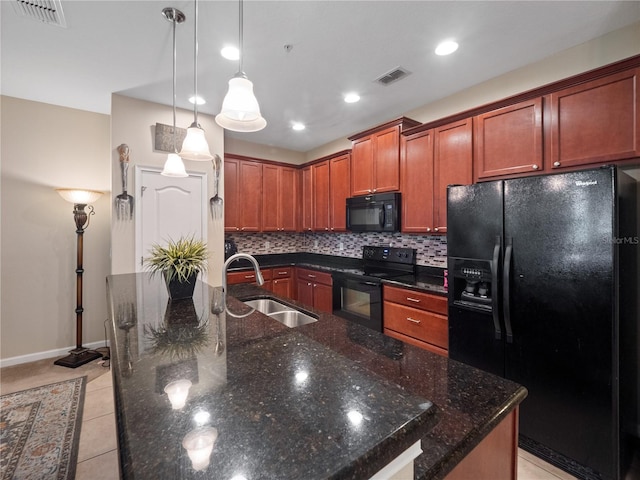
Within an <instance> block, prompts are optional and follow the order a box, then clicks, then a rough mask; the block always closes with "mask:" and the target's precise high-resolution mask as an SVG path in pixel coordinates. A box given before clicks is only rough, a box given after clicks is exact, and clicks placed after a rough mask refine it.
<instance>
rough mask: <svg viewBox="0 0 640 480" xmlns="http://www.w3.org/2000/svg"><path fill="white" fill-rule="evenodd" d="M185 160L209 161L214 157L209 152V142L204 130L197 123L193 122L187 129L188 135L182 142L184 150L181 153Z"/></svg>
mask: <svg viewBox="0 0 640 480" xmlns="http://www.w3.org/2000/svg"><path fill="white" fill-rule="evenodd" d="M179 155H180V156H181V157H182V158H184V159H185V160H196V161H203V162H208V161H209V160H211V159H212V158H213V155H211V152H209V144H208V143H207V139H206V138H205V137H204V130H203V129H202V128H201V127H200V125H198V124H197V123H195V122H194V123H192V124H191V126H190V127H189V128H188V129H187V136H186V137H185V138H184V142H182V150H180V154H179Z"/></svg>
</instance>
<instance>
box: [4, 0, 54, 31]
mask: <svg viewBox="0 0 640 480" xmlns="http://www.w3.org/2000/svg"><path fill="white" fill-rule="evenodd" d="M12 3H13V9H14V10H15V11H16V13H17V14H18V15H21V16H23V17H29V18H33V19H35V20H38V21H40V22H42V23H47V24H49V25H57V26H58V27H65V28H66V27H67V22H66V21H65V19H64V13H62V4H61V3H60V0H13V2H12Z"/></svg>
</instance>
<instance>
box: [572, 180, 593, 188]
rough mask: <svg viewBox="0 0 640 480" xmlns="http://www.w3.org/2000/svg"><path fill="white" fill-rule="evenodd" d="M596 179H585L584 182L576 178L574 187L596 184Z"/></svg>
mask: <svg viewBox="0 0 640 480" xmlns="http://www.w3.org/2000/svg"><path fill="white" fill-rule="evenodd" d="M597 184H598V181H597V180H587V181H586V182H585V181H584V180H576V187H589V186H591V185H597Z"/></svg>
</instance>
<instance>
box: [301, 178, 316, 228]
mask: <svg viewBox="0 0 640 480" xmlns="http://www.w3.org/2000/svg"><path fill="white" fill-rule="evenodd" d="M300 176H301V179H300V183H301V193H302V202H301V203H302V210H301V212H300V228H301V230H302V231H307V232H308V231H311V230H313V169H312V168H311V167H310V166H308V167H304V168H303V169H302V171H301V173H300Z"/></svg>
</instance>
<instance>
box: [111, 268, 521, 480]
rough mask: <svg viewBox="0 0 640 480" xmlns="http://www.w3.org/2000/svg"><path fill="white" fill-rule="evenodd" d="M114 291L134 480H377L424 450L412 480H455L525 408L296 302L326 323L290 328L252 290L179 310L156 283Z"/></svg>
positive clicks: (124, 451) (454, 369)
mask: <svg viewBox="0 0 640 480" xmlns="http://www.w3.org/2000/svg"><path fill="white" fill-rule="evenodd" d="M107 287H108V300H109V308H110V314H111V320H112V329H111V347H112V352H111V357H112V364H113V367H112V372H113V381H114V395H115V400H116V418H117V427H118V442H119V455H120V467H121V473H122V476H123V478H136V479H139V478H224V479H232V478H236V479H242V478H244V479H247V480H250V479H257V478H274V479H280V478H305V479H312V478H362V479H366V478H371V477H374V475H376V474H377V473H378V472H379V471H380V470H381V469H383V468H385V467H386V466H387V465H388V464H390V463H393V462H394V460H395V461H396V463H397V460H396V459H397V458H398V457H401V458H405V460H403V461H404V462H405V463H408V464H410V463H411V459H412V455H409V456H408V457H407V452H415V448H414V447H415V446H416V444H419V445H421V446H422V451H423V453H422V454H420V455H419V456H418V458H417V459H416V461H415V477H416V478H444V477H445V476H446V475H447V474H448V473H449V472H450V471H451V470H452V469H454V467H455V466H456V465H457V464H459V463H460V461H461V460H462V459H463V458H464V457H466V456H467V454H469V452H471V451H472V450H473V448H474V447H475V446H476V445H478V444H480V443H481V442H482V441H483V439H485V437H487V435H489V436H490V435H491V434H492V432H493V431H495V430H496V428H495V427H496V426H499V425H502V424H503V423H504V420H505V419H509V418H511V419H513V418H516V419H517V416H516V414H515V412H517V405H518V404H519V403H520V402H521V401H522V400H523V399H524V397H525V396H526V390H525V389H524V388H523V387H521V386H519V385H517V384H514V383H512V382H509V381H506V380H503V379H500V378H498V377H495V376H492V375H489V374H486V373H483V372H481V371H479V370H476V369H473V368H471V367H467V366H465V365H463V364H460V363H458V362H454V361H449V360H448V359H446V358H443V357H440V356H438V355H434V354H431V353H429V352H426V351H423V350H421V349H419V348H415V347H412V346H410V345H407V344H404V343H402V342H400V341H398V340H395V339H392V338H389V337H386V336H384V335H382V334H381V333H377V332H374V331H371V330H369V329H366V328H363V327H360V326H358V325H355V324H352V323H350V322H347V321H345V320H342V319H340V318H338V317H335V316H333V315H329V314H323V313H320V312H316V311H313V310H311V311H310V310H309V309H308V308H304V307H302V306H300V305H299V304H296V302H293V301H291V300H285V302H286V303H289V304H291V305H294V306H297V307H299V308H301V309H302V310H306V311H307V312H309V313H311V314H313V315H314V316H315V317H317V318H318V320H317V321H316V322H313V323H309V324H307V325H302V326H299V327H295V328H288V327H286V326H284V325H283V324H281V323H279V322H278V321H276V320H273V319H272V318H270V317H267V316H266V315H264V314H262V313H260V312H257V311H254V310H253V309H251V308H249V307H248V306H246V305H245V304H244V303H242V302H241V301H239V300H238V299H249V298H256V297H264V296H269V297H273V294H272V293H271V292H267V291H265V290H263V289H261V288H259V287H256V286H255V285H233V286H230V287H229V296H228V297H227V298H226V302H225V299H224V298H223V295H222V291H221V289H220V288H213V287H209V286H208V285H206V284H203V283H200V282H198V284H197V285H196V292H195V294H194V297H193V300H192V301H191V300H187V301H179V302H169V301H168V296H167V293H166V288H165V286H164V284H163V281H162V279H161V277H160V276H155V277H153V276H150V275H148V274H126V275H115V276H110V277H108V279H107ZM225 303H226V305H225ZM180 392H182V394H183V397H184V396H185V395H186V399H184V398H183V399H180V398H179V393H180ZM172 406H173V408H172ZM207 440H208V443H207ZM212 440H213V443H212ZM514 442H515V440H514V441H513V442H511V443H514ZM211 443H212V444H211ZM207 447H209V450H207ZM510 448H512V449H513V448H515V446H514V445H511V447H510ZM188 449H189V450H190V452H188V451H187V450H188ZM412 449H413V450H412ZM418 453H419V450H418ZM198 455H200V457H199V458H198ZM403 455H404V457H403ZM407 458H408V460H406V459H407ZM463 463H464V462H463ZM405 471H406V470H405Z"/></svg>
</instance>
